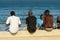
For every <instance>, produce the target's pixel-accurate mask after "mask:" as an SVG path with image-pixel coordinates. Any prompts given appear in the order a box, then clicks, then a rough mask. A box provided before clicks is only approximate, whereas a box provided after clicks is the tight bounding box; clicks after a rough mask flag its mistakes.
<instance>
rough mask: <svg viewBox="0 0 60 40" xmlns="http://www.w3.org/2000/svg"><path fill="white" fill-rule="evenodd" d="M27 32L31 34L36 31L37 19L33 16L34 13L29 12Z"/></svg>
mask: <svg viewBox="0 0 60 40" xmlns="http://www.w3.org/2000/svg"><path fill="white" fill-rule="evenodd" d="M26 24H27V30H28V31H29V32H30V33H33V32H35V31H36V17H35V16H33V15H32V11H29V12H28V17H27V18H26Z"/></svg>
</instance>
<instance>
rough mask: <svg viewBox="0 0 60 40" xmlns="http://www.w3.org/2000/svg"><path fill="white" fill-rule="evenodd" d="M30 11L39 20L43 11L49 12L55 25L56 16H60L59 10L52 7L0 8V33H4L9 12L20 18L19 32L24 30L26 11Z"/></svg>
mask: <svg viewBox="0 0 60 40" xmlns="http://www.w3.org/2000/svg"><path fill="white" fill-rule="evenodd" d="M30 9H31V10H32V12H33V15H34V16H36V18H39V16H40V15H41V14H44V11H45V10H46V9H49V10H50V14H51V15H53V19H54V23H56V19H57V16H60V9H57V8H53V7H51V8H50V7H34V8H31V7H16V8H10V7H9V8H1V9H0V22H3V24H0V31H5V29H6V28H8V27H6V25H5V22H6V20H7V18H8V17H9V16H10V12H11V11H12V10H13V11H15V13H16V16H18V17H20V19H21V22H22V25H21V27H20V28H19V29H20V30H22V29H24V27H26V21H25V19H26V17H27V16H28V11H29V10H30Z"/></svg>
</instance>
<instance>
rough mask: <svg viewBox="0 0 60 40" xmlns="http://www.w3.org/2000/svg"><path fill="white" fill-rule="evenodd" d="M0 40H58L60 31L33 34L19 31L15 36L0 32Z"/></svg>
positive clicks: (59, 39) (39, 31)
mask: <svg viewBox="0 0 60 40" xmlns="http://www.w3.org/2000/svg"><path fill="white" fill-rule="evenodd" d="M0 40H60V30H59V29H55V30H53V31H51V32H47V31H45V30H37V31H36V32H35V33H33V34H30V33H29V32H28V31H19V32H18V33H17V34H16V35H11V34H10V33H9V32H6V31H1V32H0Z"/></svg>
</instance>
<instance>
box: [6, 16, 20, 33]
mask: <svg viewBox="0 0 60 40" xmlns="http://www.w3.org/2000/svg"><path fill="white" fill-rule="evenodd" d="M9 23H10V25H9V31H10V32H11V33H16V32H17V31H18V30H19V24H21V21H20V19H19V17H16V16H10V17H8V19H7V21H6V24H9Z"/></svg>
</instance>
